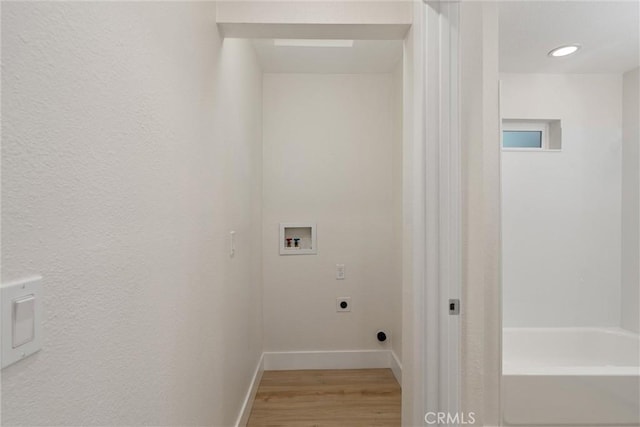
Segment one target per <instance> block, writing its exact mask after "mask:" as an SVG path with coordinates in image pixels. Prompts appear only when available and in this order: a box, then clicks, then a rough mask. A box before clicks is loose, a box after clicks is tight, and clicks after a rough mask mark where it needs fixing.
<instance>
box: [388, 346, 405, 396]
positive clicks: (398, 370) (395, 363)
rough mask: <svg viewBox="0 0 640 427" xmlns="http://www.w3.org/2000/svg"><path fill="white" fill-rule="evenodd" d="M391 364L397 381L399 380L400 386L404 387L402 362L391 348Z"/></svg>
mask: <svg viewBox="0 0 640 427" xmlns="http://www.w3.org/2000/svg"><path fill="white" fill-rule="evenodd" d="M390 364H391V366H390V368H391V372H393V376H394V377H396V381H398V384H400V387H402V363H400V360H399V359H398V356H396V354H395V353H394V351H393V350H391V360H390Z"/></svg>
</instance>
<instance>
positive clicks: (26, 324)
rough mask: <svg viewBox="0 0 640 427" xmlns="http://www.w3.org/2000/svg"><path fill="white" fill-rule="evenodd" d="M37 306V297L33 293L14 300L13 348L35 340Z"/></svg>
mask: <svg viewBox="0 0 640 427" xmlns="http://www.w3.org/2000/svg"><path fill="white" fill-rule="evenodd" d="M35 307H36V297H35V295H33V294H31V295H27V296H25V297H21V298H18V299H16V300H13V328H12V329H13V330H12V344H13V348H16V347H19V346H21V345H23V344H26V343H28V342H31V341H33V335H34V332H35V330H34V320H35Z"/></svg>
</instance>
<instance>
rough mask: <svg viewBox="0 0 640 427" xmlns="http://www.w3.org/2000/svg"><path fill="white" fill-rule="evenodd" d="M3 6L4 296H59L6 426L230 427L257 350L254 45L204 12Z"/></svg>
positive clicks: (10, 398) (196, 7)
mask: <svg viewBox="0 0 640 427" xmlns="http://www.w3.org/2000/svg"><path fill="white" fill-rule="evenodd" d="M2 9H3V10H2V64H3V69H2V89H3V90H2V110H3V117H2V120H3V127H2V143H3V145H2V208H3V209H2V229H3V230H2V231H3V234H2V266H3V271H2V273H3V274H2V280H3V282H5V281H7V280H12V279H17V278H20V277H22V276H26V275H30V274H35V273H38V274H42V275H43V276H44V285H43V287H44V295H45V297H44V298H45V299H44V309H45V313H44V316H43V317H44V319H45V320H44V346H43V349H42V351H41V352H40V353H38V354H37V355H35V356H33V357H30V358H28V359H26V360H24V361H22V362H18V363H16V364H15V365H13V366H11V367H9V368H7V369H4V370H3V371H2V392H3V393H2V424H3V425H143V424H144V425H216V426H228V425H233V424H234V423H235V419H236V417H237V415H238V411H239V409H240V405H241V403H242V399H243V397H244V394H245V393H246V391H247V390H248V389H249V382H250V379H251V375H252V373H253V371H254V369H255V366H256V363H257V361H258V358H259V355H260V352H261V350H262V343H261V331H262V327H261V301H260V300H261V297H260V295H261V283H260V276H261V265H260V259H261V220H260V209H261V201H260V194H261V170H260V167H261V141H260V135H261V128H262V125H261V84H262V79H261V72H260V69H259V67H258V65H257V62H256V60H255V57H254V53H253V50H252V47H251V45H250V44H249V43H248V42H243V41H238V40H226V41H224V42H222V41H221V39H220V38H219V36H218V32H217V29H216V26H215V5H214V4H212V3H207V2H189V3H180V2H178V3H170V2H169V3H165V2H139V3H135V2H132V3H126V2H125V3H99V2H98V3H96V2H88V3H82V2H50V3H25V2H15V3H5V4H3V5H2ZM232 229H233V230H235V231H236V238H237V243H236V249H237V250H236V254H235V257H234V258H230V257H229V252H228V251H229V245H228V242H229V239H228V232H229V230H232ZM274 243H275V242H274ZM276 248H277V246H274V249H276Z"/></svg>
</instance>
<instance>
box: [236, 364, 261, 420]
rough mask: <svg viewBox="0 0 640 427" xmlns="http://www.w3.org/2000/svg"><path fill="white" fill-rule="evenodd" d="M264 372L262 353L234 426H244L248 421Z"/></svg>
mask: <svg viewBox="0 0 640 427" xmlns="http://www.w3.org/2000/svg"><path fill="white" fill-rule="evenodd" d="M263 373H264V353H263V354H262V355H260V360H258V364H257V365H256V370H255V371H254V373H253V378H252V379H251V383H250V384H249V389H248V390H247V395H246V396H245V397H244V401H243V402H242V407H241V408H240V413H239V414H238V421H236V426H235V427H245V426H246V425H247V423H248V422H249V415H251V409H252V408H253V401H254V400H255V398H256V393H257V392H258V386H259V385H260V381H261V380H262V374H263Z"/></svg>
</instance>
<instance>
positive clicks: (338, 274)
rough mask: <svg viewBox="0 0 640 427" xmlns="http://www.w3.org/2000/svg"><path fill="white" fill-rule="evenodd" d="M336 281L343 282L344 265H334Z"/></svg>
mask: <svg viewBox="0 0 640 427" xmlns="http://www.w3.org/2000/svg"><path fill="white" fill-rule="evenodd" d="M336 280H344V264H336Z"/></svg>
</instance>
